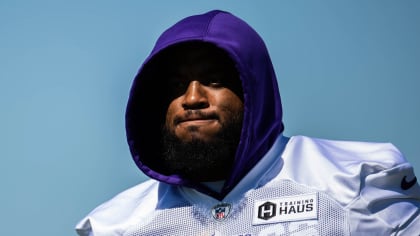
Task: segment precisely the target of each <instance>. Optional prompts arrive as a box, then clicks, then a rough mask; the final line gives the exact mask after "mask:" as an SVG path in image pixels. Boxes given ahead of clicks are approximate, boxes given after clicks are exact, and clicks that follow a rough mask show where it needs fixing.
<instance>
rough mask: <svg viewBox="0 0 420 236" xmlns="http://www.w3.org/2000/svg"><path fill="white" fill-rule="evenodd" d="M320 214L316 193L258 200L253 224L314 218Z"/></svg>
mask: <svg viewBox="0 0 420 236" xmlns="http://www.w3.org/2000/svg"><path fill="white" fill-rule="evenodd" d="M317 216H318V196H317V194H316V193H311V194H302V195H294V196H287V197H281V198H274V199H265V200H256V201H255V203H254V211H253V217H252V224H253V225H260V224H271V223H279V222H286V221H297V220H312V219H316V218H317Z"/></svg>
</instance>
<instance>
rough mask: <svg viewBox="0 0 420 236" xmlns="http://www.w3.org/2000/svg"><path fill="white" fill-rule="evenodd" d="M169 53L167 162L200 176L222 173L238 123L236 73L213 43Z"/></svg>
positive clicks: (239, 97)
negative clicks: (212, 45)
mask: <svg viewBox="0 0 420 236" xmlns="http://www.w3.org/2000/svg"><path fill="white" fill-rule="evenodd" d="M170 58H171V60H170V65H169V66H168V70H167V72H166V73H165V74H166V76H167V78H165V79H166V80H167V81H169V85H168V91H167V94H168V95H169V96H170V102H169V106H168V109H167V113H166V122H165V130H166V132H167V134H166V136H169V138H168V137H166V140H165V141H166V148H167V149H169V150H167V154H166V160H165V162H166V164H167V168H168V169H172V171H173V172H180V173H177V174H181V175H182V174H183V175H185V176H187V177H194V178H195V179H198V180H200V181H213V180H219V179H221V178H224V177H226V175H227V172H228V171H229V170H230V168H231V165H232V163H233V158H234V155H235V152H236V146H237V144H238V142H239V136H240V131H241V127H242V117H243V99H242V97H243V95H242V87H241V83H240V80H239V75H238V73H237V71H236V69H235V67H234V65H233V63H232V62H231V60H230V59H229V58H228V57H227V56H226V55H225V54H221V53H220V52H215V50H214V48H206V47H204V48H200V49H198V50H190V51H182V52H181V51H180V52H175V53H173V54H172V56H171V57H170ZM173 149H175V150H173ZM169 165H170V166H169ZM173 166H177V167H173ZM187 169H188V170H187ZM200 176H201V177H200Z"/></svg>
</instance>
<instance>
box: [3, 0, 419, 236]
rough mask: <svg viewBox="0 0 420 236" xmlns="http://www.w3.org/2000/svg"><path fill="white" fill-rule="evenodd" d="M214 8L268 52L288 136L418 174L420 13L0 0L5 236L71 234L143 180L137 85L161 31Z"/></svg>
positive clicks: (298, 1) (325, 6) (348, 6)
mask: <svg viewBox="0 0 420 236" xmlns="http://www.w3.org/2000/svg"><path fill="white" fill-rule="evenodd" d="M214 8H219V9H223V10H228V11H231V12H232V13H234V14H236V15H238V16H239V17H241V18H243V19H244V20H245V21H247V22H248V23H249V24H250V25H251V26H252V27H254V28H255V29H256V30H257V31H258V32H259V33H260V34H261V36H262V37H263V38H264V39H265V41H266V44H267V46H268V48H269V50H270V52H271V56H272V60H273V63H274V65H275V69H276V71H277V75H278V78H279V85H280V89H281V94H282V99H283V104H284V122H285V125H286V130H285V133H286V135H289V136H290V135H297V134H302V135H308V136H315V137H320V138H329V139H340V140H360V141H374V142H392V143H394V144H395V145H396V146H397V147H399V148H400V150H401V151H402V152H403V153H404V154H405V155H406V158H407V159H408V160H409V161H410V162H411V163H412V164H413V165H414V166H415V168H416V173H417V174H420V161H419V153H420V145H419V144H418V141H417V136H418V134H419V133H420V125H419V123H418V122H419V121H420V104H419V102H420V92H419V91H418V90H419V88H420V78H419V76H420V46H419V42H420V27H419V23H420V14H419V12H420V1H414V0H412V1H410V0H404V1H394V0H392V1H391V0H371V1H362V0H355V1H335V0H325V1H321V0H318V1H303V0H293V1H292V0H291V1H279V0H272V1H250V0H249V1H247V0H242V1H223V2H222V1H192V0H191V1H161V0H157V1H134V0H131V1H100V0H92V1H81V0H73V1H45V0H38V1H29V0H28V1H19V0H16V1H12V0H2V1H1V2H0V108H1V117H0V157H1V165H0V181H1V189H2V190H1V194H0V203H1V212H0V224H1V228H2V229H1V235H44V236H45V235H60V236H61V235H75V233H74V230H73V227H74V225H75V224H76V223H77V222H78V221H79V220H80V219H81V218H82V217H83V216H85V215H86V214H87V213H88V212H89V211H91V210H92V209H93V208H94V207H96V206H97V205H99V204H100V203H102V202H104V201H106V200H108V199H109V198H111V197H112V196H114V195H115V194H117V193H118V192H120V191H122V190H124V189H126V188H129V187H131V186H133V185H135V184H137V183H140V182H142V181H143V180H144V179H145V177H144V176H143V175H142V174H141V173H140V172H139V171H138V170H137V168H136V167H135V165H134V162H133V161H132V160H131V156H130V154H129V151H128V147H127V144H126V140H125V130H124V112H125V105H126V101H127V96H128V92H129V88H130V85H131V82H132V78H133V76H134V75H135V73H136V71H137V69H138V68H139V66H140V64H141V63H142V61H143V60H144V59H145V57H146V56H147V54H148V53H149V52H150V50H151V48H152V46H153V44H154V42H155V40H156V39H157V37H158V35H159V34H160V33H161V32H162V31H163V30H164V29H166V28H167V27H169V26H170V25H172V24H173V23H175V22H176V21H178V20H180V19H181V18H183V17H185V16H187V15H191V14H197V13H203V12H205V11H208V10H211V9H214ZM261 96H263V95H261Z"/></svg>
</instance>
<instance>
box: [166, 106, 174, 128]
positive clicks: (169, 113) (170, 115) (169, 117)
mask: <svg viewBox="0 0 420 236" xmlns="http://www.w3.org/2000/svg"><path fill="white" fill-rule="evenodd" d="M175 111H176V103H175V102H174V101H173V102H171V103H170V104H169V105H168V109H167V110H166V119H165V126H166V128H167V129H169V130H173V120H174V115H175Z"/></svg>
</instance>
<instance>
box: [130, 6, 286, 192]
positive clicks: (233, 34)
mask: <svg viewBox="0 0 420 236" xmlns="http://www.w3.org/2000/svg"><path fill="white" fill-rule="evenodd" d="M187 41H202V42H208V43H213V44H215V45H216V46H218V47H220V48H222V49H224V50H225V51H226V52H227V53H228V54H229V55H230V57H231V58H232V59H233V60H234V61H235V64H236V67H237V70H238V71H239V74H240V79H241V80H242V87H243V91H244V120H243V127H242V134H241V139H240V143H239V146H238V149H237V152H236V157H235V160H234V167H233V170H232V172H231V175H230V177H229V178H228V179H227V180H226V182H225V186H224V188H223V191H222V193H221V194H217V193H214V192H211V191H210V190H209V189H207V188H206V187H204V186H203V185H201V184H200V183H197V182H195V181H194V180H191V179H183V178H181V177H180V176H177V175H171V176H166V175H163V174H162V173H160V172H159V168H158V166H159V163H154V162H153V157H154V156H156V155H160V152H161V150H159V149H160V148H159V145H160V144H159V143H160V138H161V137H160V136H161V127H162V124H163V122H164V118H165V113H166V107H165V106H164V105H163V104H164V101H162V98H161V97H162V95H161V94H159V93H160V91H159V89H157V88H156V89H155V88H151V86H156V85H158V84H159V82H158V81H156V80H157V79H156V78H154V79H153V76H150V73H149V71H148V69H147V65H148V63H149V62H150V61H151V60H152V59H153V57H154V56H155V55H156V54H157V53H159V52H160V51H161V50H163V49H165V48H167V47H168V46H171V45H174V44H177V43H181V42H187ZM283 129H284V127H283V123H282V106H281V100H280V94H279V90H278V85H277V79H276V75H275V73H274V70H273V66H272V63H271V59H270V56H269V54H268V51H267V48H266V46H265V44H264V42H263V40H262V39H261V38H260V36H259V35H258V34H257V32H255V31H254V30H253V29H252V28H251V27H250V26H249V25H248V24H247V23H245V22H244V21H243V20H241V19H239V18H237V17H236V16H234V15H232V14H230V13H228V12H224V11H219V10H214V11H210V12H207V13H205V14H202V15H195V16H190V17H187V18H185V19H183V20H181V21H179V22H178V23H176V24H175V25H173V26H172V27H170V28H169V29H167V30H166V31H165V32H164V33H163V34H162V35H161V36H160V37H159V39H158V40H157V42H156V44H155V47H154V48H153V50H152V52H151V54H150V55H149V57H148V58H147V59H146V60H145V62H144V63H143V65H142V66H141V68H140V70H139V72H138V74H137V76H136V77H135V79H134V82H133V85H132V88H131V92H130V98H129V101H128V104H127V111H126V131H127V140H128V144H129V147H130V151H131V154H132V156H133V159H134V161H135V163H136V164H137V166H138V167H139V168H140V170H141V171H143V172H144V173H145V174H146V175H147V176H149V177H151V178H153V179H156V180H159V181H162V182H165V183H168V184H174V185H184V186H188V187H193V188H196V189H197V190H199V191H201V192H205V193H207V194H210V195H213V196H215V197H216V198H223V197H224V196H225V195H226V194H227V193H228V192H229V191H230V190H231V189H232V188H233V187H235V185H236V184H237V183H238V182H239V181H240V180H241V178H242V177H243V176H244V175H246V174H247V173H248V172H249V171H250V169H251V168H252V167H254V165H255V164H256V163H257V162H258V161H259V160H260V159H261V158H262V157H263V156H264V155H265V154H266V152H267V151H268V150H269V149H270V147H271V146H272V144H273V143H274V141H275V140H276V138H277V136H278V135H279V134H280V133H281V132H282V131H283Z"/></svg>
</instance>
